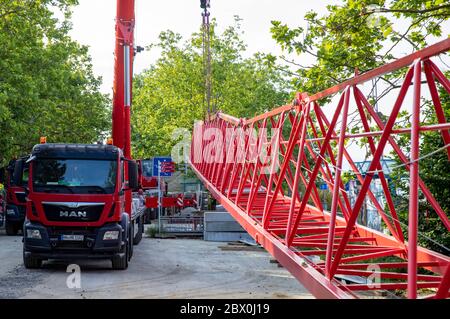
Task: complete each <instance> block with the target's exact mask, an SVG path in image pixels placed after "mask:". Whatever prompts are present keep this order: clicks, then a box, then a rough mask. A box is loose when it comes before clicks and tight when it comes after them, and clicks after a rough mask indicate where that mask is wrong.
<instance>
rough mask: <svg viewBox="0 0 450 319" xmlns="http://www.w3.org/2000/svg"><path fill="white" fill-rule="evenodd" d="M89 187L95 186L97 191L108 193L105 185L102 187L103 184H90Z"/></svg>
mask: <svg viewBox="0 0 450 319" xmlns="http://www.w3.org/2000/svg"><path fill="white" fill-rule="evenodd" d="M88 187H89V188H94V189H96V190H97V191H100V192H102V194H107V193H108V192H107V191H106V189H105V188H104V187H101V186H98V185H92V186H88Z"/></svg>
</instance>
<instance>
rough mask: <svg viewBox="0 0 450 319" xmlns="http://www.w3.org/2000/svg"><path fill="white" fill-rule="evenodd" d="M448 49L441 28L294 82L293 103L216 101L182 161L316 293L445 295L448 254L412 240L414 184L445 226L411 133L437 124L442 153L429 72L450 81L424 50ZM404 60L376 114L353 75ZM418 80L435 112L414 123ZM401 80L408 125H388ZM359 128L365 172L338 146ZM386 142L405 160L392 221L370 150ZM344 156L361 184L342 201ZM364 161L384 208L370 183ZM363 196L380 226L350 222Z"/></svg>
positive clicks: (441, 123) (449, 86)
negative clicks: (246, 112) (404, 218)
mask: <svg viewBox="0 0 450 319" xmlns="http://www.w3.org/2000/svg"><path fill="white" fill-rule="evenodd" d="M449 49H450V39H447V40H444V41H442V42H439V43H437V44H435V45H432V46H430V47H427V48H425V49H423V50H421V51H418V52H416V53H414V54H411V55H408V56H406V57H404V58H401V59H399V60H396V61H394V62H392V63H389V64H387V65H383V66H381V67H379V68H377V69H374V70H372V71H369V72H367V73H364V74H361V75H356V76H355V77H354V78H352V79H349V80H347V81H345V82H344V83H342V84H339V85H337V86H335V87H332V88H330V89H327V90H325V91H322V92H320V93H317V94H314V95H312V96H308V95H307V94H298V95H297V98H296V99H295V101H294V102H293V103H292V105H286V106H282V107H279V108H276V109H274V110H272V111H270V112H266V113H264V114H262V115H259V116H256V117H255V118H253V119H238V118H234V117H232V116H230V115H226V114H223V113H220V112H219V113H217V114H216V116H215V117H214V118H213V119H211V120H209V121H207V122H198V123H197V124H196V125H195V126H194V132H193V139H192V145H191V155H190V156H191V158H190V161H191V166H192V168H193V170H194V171H195V173H196V174H197V175H198V177H199V178H200V179H201V180H202V182H203V183H204V184H205V185H206V187H207V188H208V190H209V191H210V192H211V193H212V195H213V196H214V197H215V198H216V199H217V200H218V201H219V202H220V203H221V204H222V205H223V206H224V207H225V208H226V209H227V210H228V211H229V212H230V213H231V215H232V216H233V217H234V218H235V219H236V220H237V221H238V222H239V223H240V224H241V225H242V226H243V227H244V228H245V229H246V230H247V231H248V232H249V234H250V235H251V236H253V237H254V238H255V240H256V241H257V242H258V243H259V244H261V245H262V246H263V247H264V248H265V249H266V250H267V251H269V252H270V253H271V254H272V255H273V257H274V258H276V259H277V260H278V261H279V262H280V263H281V264H282V265H283V266H284V267H285V268H286V269H288V270H289V271H290V272H291V273H292V274H293V276H295V277H296V278H297V279H298V280H299V281H300V282H301V283H302V284H303V285H304V286H305V287H306V288H307V289H308V290H309V291H310V292H311V293H312V294H314V295H315V296H316V297H319V298H356V297H361V296H367V295H368V294H370V293H373V292H368V291H377V290H378V291H387V290H391V291H392V290H397V291H399V290H403V291H405V296H406V297H408V298H417V297H420V298H422V297H423V298H448V297H449V288H450V258H449V257H448V256H445V255H442V254H439V253H437V252H434V251H431V250H429V249H425V248H423V247H420V246H419V245H418V235H419V234H418V214H419V208H418V198H419V190H420V192H421V194H423V196H424V197H425V198H426V200H427V201H428V203H429V204H430V205H431V206H432V207H433V209H434V211H435V213H436V214H437V216H438V217H439V218H440V220H441V221H442V223H443V225H445V227H446V228H447V230H450V222H449V218H448V212H445V211H443V209H442V208H441V206H440V204H439V203H438V202H437V201H436V199H435V198H434V197H433V195H432V194H431V192H430V191H429V189H428V188H427V186H426V185H425V184H424V182H423V181H422V179H421V178H420V174H419V166H420V164H421V161H420V159H421V158H420V155H421V154H419V139H420V135H421V133H423V132H425V131H439V132H440V134H441V136H442V139H443V142H444V145H445V146H447V147H444V148H443V150H442V151H445V152H447V154H448V156H449V159H450V148H449V147H448V146H449V145H450V135H449V129H450V123H449V122H448V119H446V118H445V116H444V111H443V108H442V105H441V103H442V102H441V97H440V96H439V94H438V90H437V83H439V85H441V86H442V87H443V88H444V89H445V91H447V94H448V93H450V82H449V80H448V79H447V78H446V76H445V75H444V74H443V72H442V71H441V70H440V69H439V68H438V67H437V66H436V64H434V63H433V61H432V59H431V58H432V57H433V56H436V55H439V54H441V53H443V52H446V51H448V50H449ZM404 67H409V69H408V71H407V72H406V75H405V77H404V80H403V85H402V86H401V87H400V89H399V91H398V93H397V92H396V94H397V96H396V100H395V102H394V103H393V105H392V107H391V108H390V114H387V115H388V117H387V120H386V119H381V118H380V116H379V114H378V113H377V112H375V110H374V107H373V105H371V104H370V103H369V101H368V99H367V98H366V97H365V95H364V94H363V92H362V90H361V88H360V86H361V84H363V83H364V82H366V81H369V80H371V79H373V78H375V77H379V76H381V75H383V74H385V73H389V72H394V71H396V70H398V69H400V68H404ZM423 80H424V81H425V82H426V83H425V82H422V81H423ZM421 82H422V84H421ZM423 83H425V84H423ZM425 90H428V91H429V93H430V95H431V98H432V102H433V106H434V111H435V113H436V118H437V119H438V123H435V124H432V125H427V126H420V113H421V112H420V111H421V110H420V103H421V101H420V98H421V96H423V93H424V91H425ZM408 91H412V94H413V98H412V108H411V112H412V117H411V121H412V123H411V124H412V125H411V128H397V127H395V124H396V119H397V115H398V113H399V111H400V108H401V107H402V104H404V103H403V102H404V100H405V96H406V94H407V92H408ZM333 94H340V98H339V101H338V103H337V105H336V106H335V108H334V110H335V111H334V114H329V115H328V116H327V115H326V114H325V112H324V111H323V110H322V108H321V106H320V104H319V102H320V101H321V100H322V99H323V98H325V97H329V96H331V95H333ZM350 105H356V106H355V108H356V110H357V111H355V113H356V116H357V117H358V119H359V120H360V122H361V124H362V127H363V131H362V132H358V133H349V131H350V130H349V129H348V128H347V124H348V118H349V107H350ZM339 119H340V124H338V122H339ZM374 125H375V126H376V129H374V128H373V126H374ZM268 131H270V133H269V132H268ZM400 134H410V136H411V145H410V146H411V152H410V154H405V153H404V152H403V151H402V149H401V148H400V146H399V145H398V144H397V142H396V139H395V137H396V136H399V135H400ZM269 135H270V136H271V137H270V138H269ZM361 137H365V138H366V139H367V143H368V149H369V151H370V157H369V158H371V165H370V167H369V169H368V172H367V173H366V174H360V173H359V171H358V169H357V167H356V165H355V162H354V161H353V159H352V154H350V153H349V151H348V150H347V149H346V142H347V141H349V140H351V139H356V138H361ZM388 145H389V147H390V149H389V152H390V151H394V152H395V153H396V154H397V155H398V157H399V158H400V160H401V161H402V162H403V165H404V166H405V169H406V170H407V171H409V184H410V190H411V191H410V194H409V196H410V201H409V222H408V227H407V229H406V228H403V229H402V227H401V223H400V221H399V218H398V215H397V209H396V206H395V205H394V200H393V196H392V194H391V191H390V188H389V187H388V182H387V180H386V176H384V174H383V172H382V170H381V164H380V159H381V157H382V156H383V155H386V154H387V152H388V150H387V148H386V147H387V146H388ZM344 160H346V162H347V163H348V164H349V166H350V168H351V169H352V170H353V172H354V173H355V175H356V177H357V179H358V181H359V182H360V184H361V189H360V191H359V194H358V196H357V198H356V201H355V202H354V203H353V204H351V202H350V200H349V197H348V195H347V192H346V191H345V187H344V184H343V182H342V179H341V170H342V165H343V161H344ZM375 173H377V177H378V178H379V179H380V182H381V186H382V189H383V192H384V197H385V199H386V208H387V209H386V208H385V207H383V206H384V205H383V206H381V204H380V203H379V202H378V201H377V199H376V197H375V195H374V194H373V193H372V191H371V189H370V184H371V181H372V180H373V178H374V175H375ZM318 183H326V184H327V185H328V187H329V189H330V191H331V192H332V205H331V210H330V211H325V210H324V209H323V207H322V203H321V199H320V196H319V190H318V187H317V185H318ZM300 189H301V192H300ZM366 199H369V200H370V201H371V202H372V203H373V205H374V206H375V207H376V209H377V211H378V213H379V214H380V216H381V218H382V220H383V223H384V225H385V226H386V227H387V229H388V230H389V234H384V233H381V232H378V231H375V230H372V229H370V228H368V227H364V226H361V225H359V224H357V223H356V220H357V217H358V214H359V212H360V210H361V207H362V205H363V203H364V201H365V200H366ZM406 234H407V238H409V241H405V237H406V236H405V235H406ZM349 278H350V279H349ZM355 278H356V279H355ZM419 290H420V291H421V293H420V294H419V296H418V291H419ZM424 294H425V295H424Z"/></svg>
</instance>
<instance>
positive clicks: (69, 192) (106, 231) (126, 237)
mask: <svg viewBox="0 0 450 319" xmlns="http://www.w3.org/2000/svg"><path fill="white" fill-rule="evenodd" d="M134 24H135V15H134V0H118V1H117V19H116V49H115V68H114V95H113V114H112V140H110V141H109V143H108V145H98V144H92V145H90V144H89V145H85V144H47V143H46V141H45V139H42V140H41V144H38V145H36V146H35V147H34V148H33V150H32V153H31V155H30V157H29V158H28V159H27V160H18V161H17V162H16V164H15V170H14V180H15V181H16V182H18V181H21V180H22V176H23V168H24V166H25V165H29V179H28V184H27V187H26V193H27V194H26V197H27V200H26V221H25V224H24V228H23V231H24V242H23V261H24V264H25V267H27V268H37V267H40V266H41V264H42V261H43V260H48V259H65V260H67V259H84V258H102V259H110V260H111V261H112V267H113V268H114V269H126V268H127V267H128V261H129V260H130V259H131V256H132V254H133V243H134V244H137V243H139V241H140V239H141V238H142V232H143V213H144V205H143V203H142V200H141V199H140V198H139V196H138V194H137V192H135V191H137V190H138V186H139V185H138V180H139V177H138V165H137V163H136V162H135V161H134V160H133V159H132V156H131V127H130V107H131V83H132V70H133V58H134V52H135V47H134V36H133V31H134ZM87 107H88V106H87ZM133 192H135V193H133Z"/></svg>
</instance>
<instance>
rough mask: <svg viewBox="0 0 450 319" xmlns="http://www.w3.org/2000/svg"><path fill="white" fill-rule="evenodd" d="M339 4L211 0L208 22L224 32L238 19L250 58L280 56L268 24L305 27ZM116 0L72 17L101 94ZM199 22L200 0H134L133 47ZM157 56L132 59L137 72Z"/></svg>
mask: <svg viewBox="0 0 450 319" xmlns="http://www.w3.org/2000/svg"><path fill="white" fill-rule="evenodd" d="M339 2H340V1H338V0H324V1H317V0H308V1H306V0H211V17H214V18H216V19H217V22H218V24H219V29H220V30H222V29H224V28H226V27H227V26H229V25H231V24H233V21H234V18H233V17H234V16H235V15H239V16H240V17H241V18H242V19H243V21H242V29H243V30H244V32H245V34H244V41H245V43H246V44H247V45H248V54H249V55H251V54H253V53H255V52H258V51H259V52H267V53H269V52H270V53H275V54H276V53H281V50H280V48H279V46H278V45H277V44H276V43H275V41H274V40H273V39H272V37H271V34H270V27H271V23H270V21H271V20H280V21H282V22H283V23H287V24H288V25H290V26H292V27H295V26H306V24H305V23H304V21H303V16H304V14H305V13H306V12H307V11H309V10H314V11H316V12H319V13H325V12H326V5H327V4H331V3H339ZM115 16H116V0H80V5H79V6H77V7H75V9H74V13H73V19H72V21H73V31H72V33H71V35H72V37H73V38H74V39H75V40H77V41H78V42H80V43H82V44H85V45H88V46H89V47H90V54H91V56H92V59H93V64H94V72H95V73H96V75H100V76H102V77H103V85H102V91H103V92H105V93H110V92H111V90H112V83H113V63H114V60H113V52H114V41H115V38H114V35H115V33H114V25H115V21H114V19H115ZM201 22H202V18H201V8H200V1H199V0H165V1H156V0H136V31H135V38H136V44H137V45H140V46H146V45H148V44H150V43H153V42H156V41H157V38H158V35H159V33H160V32H161V31H164V30H167V29H170V30H172V31H174V32H177V33H180V34H181V35H182V36H183V37H184V38H187V37H188V36H190V35H191V34H192V33H193V32H196V31H198V29H199V28H200V25H201ZM157 58H158V52H156V51H152V52H145V53H141V54H139V55H137V57H136V59H135V70H134V72H135V73H139V72H140V71H142V70H143V69H145V68H147V67H148V66H149V65H150V64H152V63H153V62H155V61H156V59H157Z"/></svg>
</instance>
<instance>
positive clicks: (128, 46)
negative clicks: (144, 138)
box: [112, 0, 135, 159]
mask: <svg viewBox="0 0 450 319" xmlns="http://www.w3.org/2000/svg"><path fill="white" fill-rule="evenodd" d="M134 2H135V1H134V0H117V17H116V48H115V55H114V59H115V61H114V88H113V115H112V137H113V143H114V145H116V146H117V147H119V148H121V149H122V150H123V152H124V156H125V158H128V159H131V125H130V107H131V90H132V80H133V57H134V25H135V9H134Z"/></svg>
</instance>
